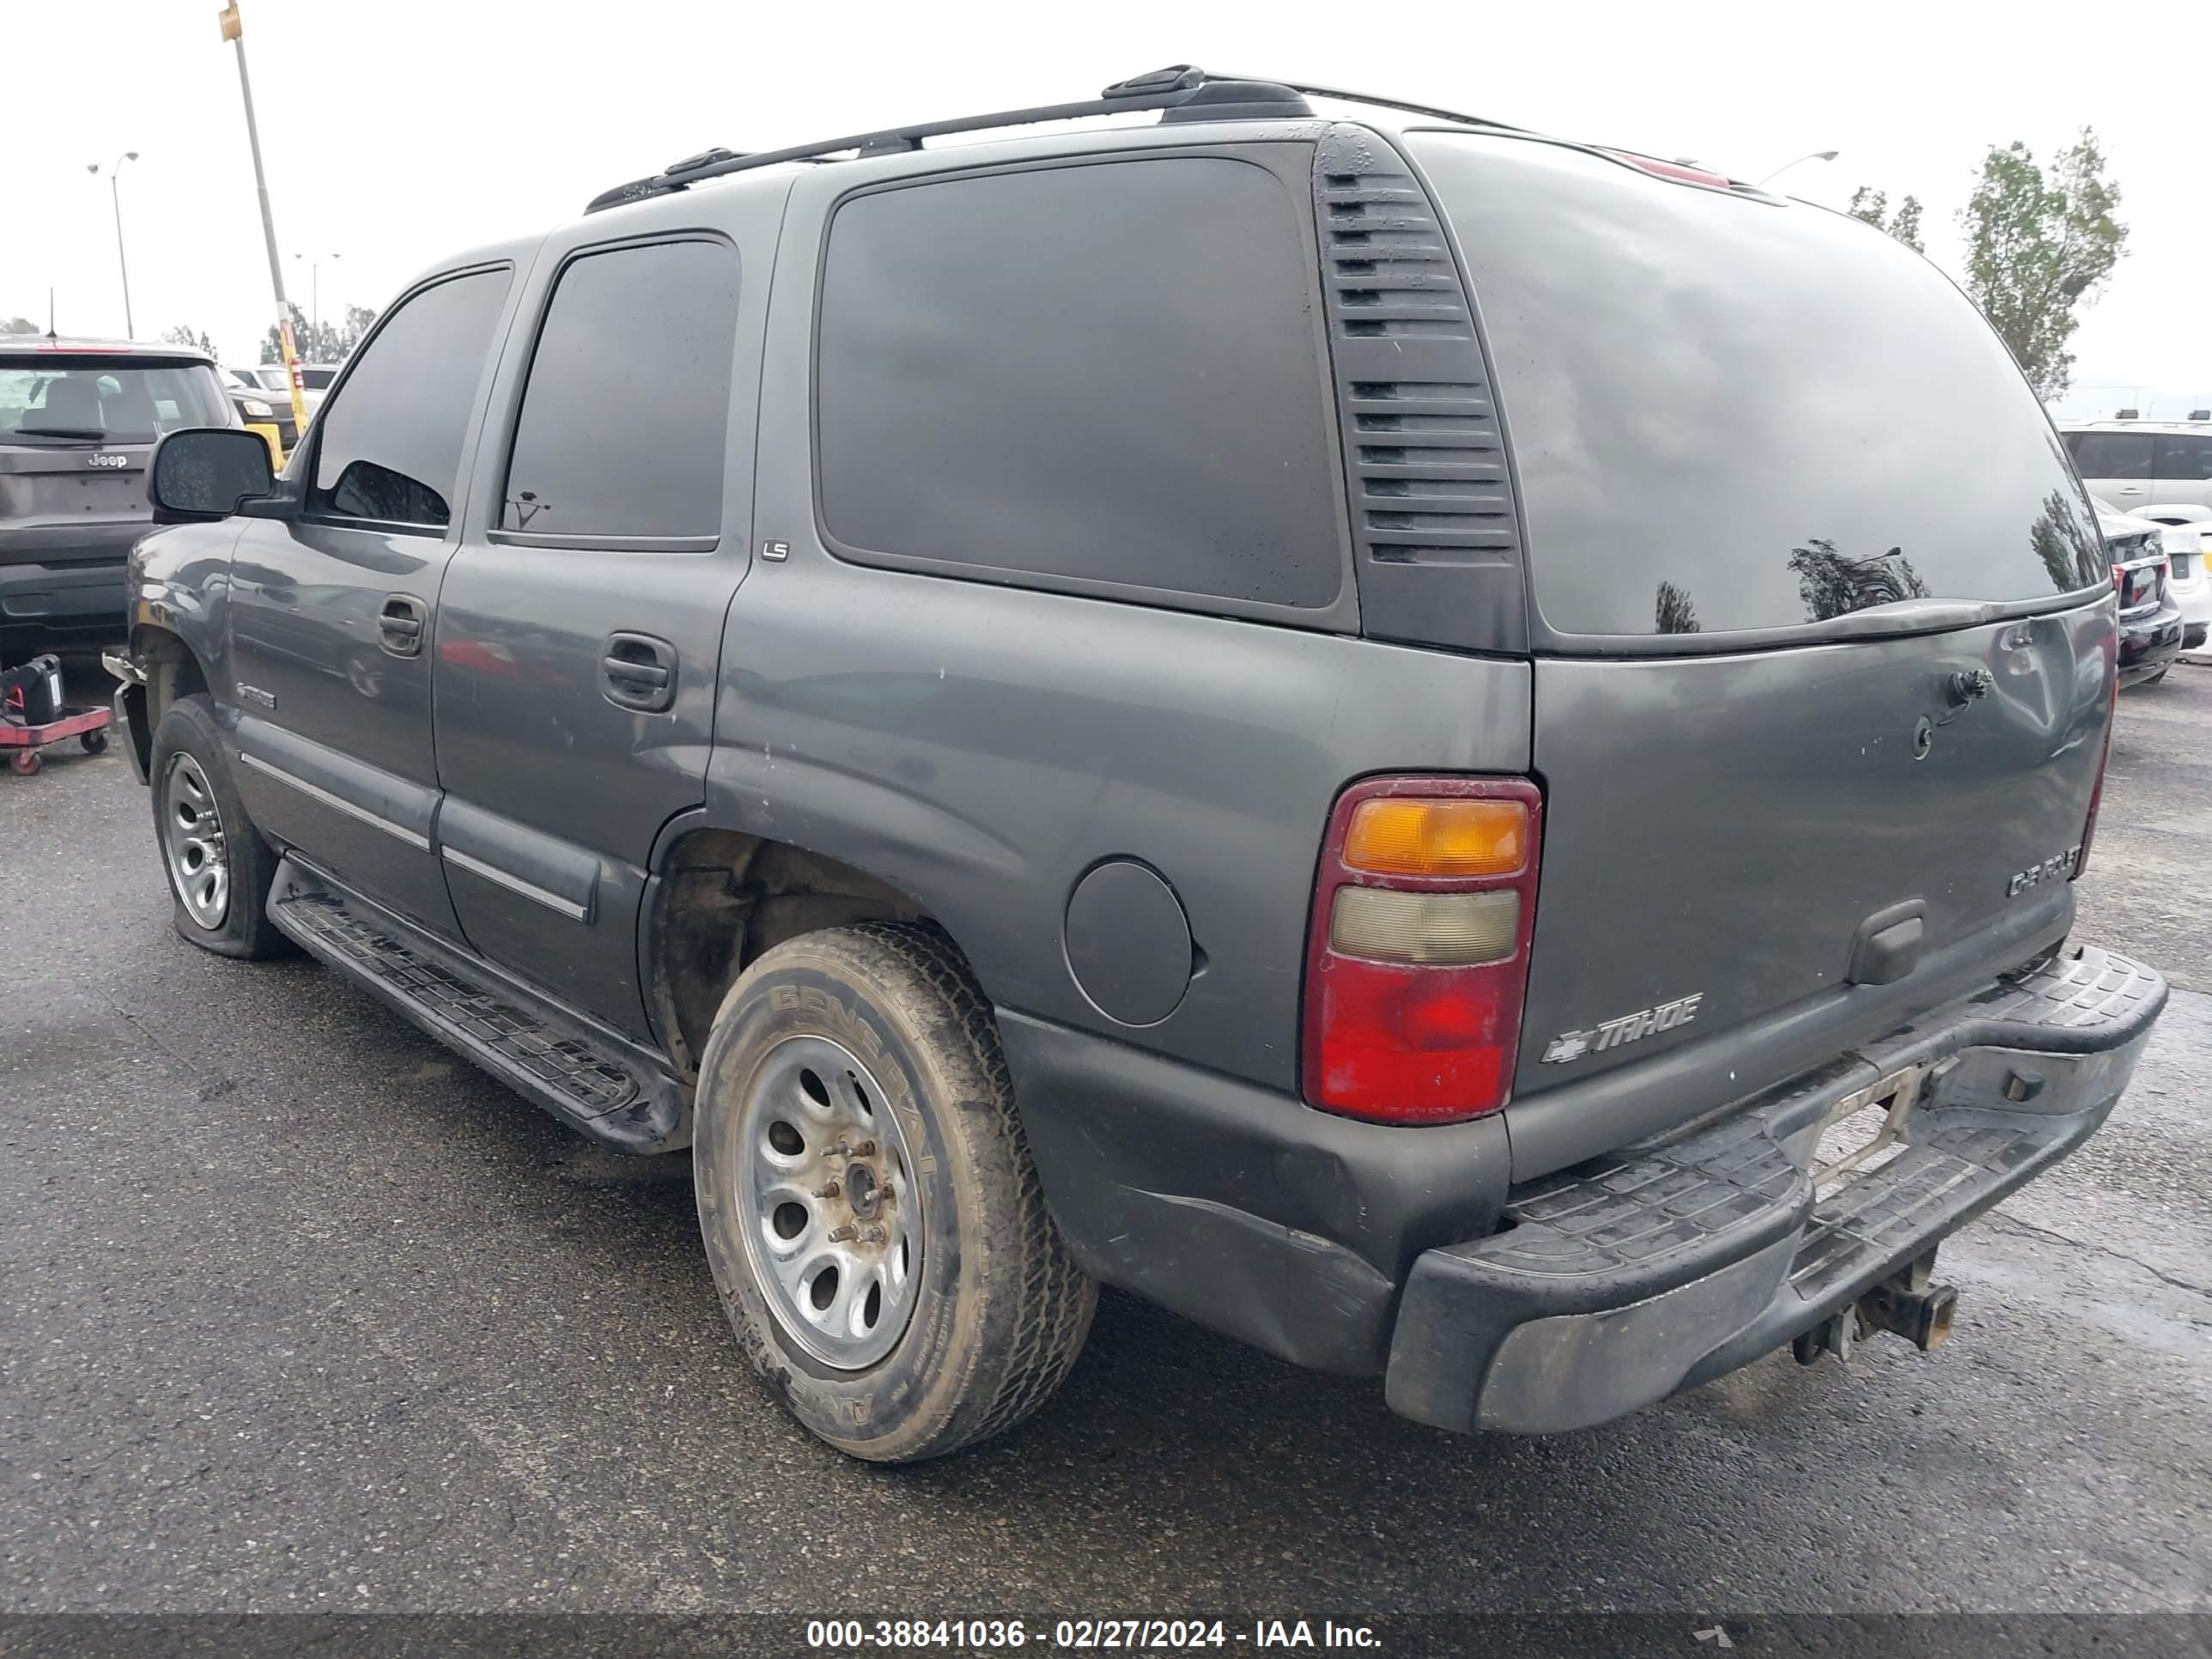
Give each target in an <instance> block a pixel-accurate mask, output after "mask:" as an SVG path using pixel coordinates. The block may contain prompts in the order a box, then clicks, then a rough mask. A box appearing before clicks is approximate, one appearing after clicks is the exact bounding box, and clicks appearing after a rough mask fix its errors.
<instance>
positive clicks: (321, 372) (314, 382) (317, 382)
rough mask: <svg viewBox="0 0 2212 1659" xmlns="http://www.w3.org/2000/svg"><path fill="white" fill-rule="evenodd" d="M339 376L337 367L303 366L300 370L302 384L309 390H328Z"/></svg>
mask: <svg viewBox="0 0 2212 1659" xmlns="http://www.w3.org/2000/svg"><path fill="white" fill-rule="evenodd" d="M337 377H338V372H337V370H336V369H335V368H303V369H301V371H300V385H301V387H303V388H304V389H305V390H307V391H309V392H327V391H328V390H329V389H330V385H331V381H332V380H337Z"/></svg>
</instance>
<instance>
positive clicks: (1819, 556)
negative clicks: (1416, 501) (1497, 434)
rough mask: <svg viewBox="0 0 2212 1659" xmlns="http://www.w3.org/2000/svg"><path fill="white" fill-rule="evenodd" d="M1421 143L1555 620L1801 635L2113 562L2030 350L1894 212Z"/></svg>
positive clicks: (2074, 585)
mask: <svg viewBox="0 0 2212 1659" xmlns="http://www.w3.org/2000/svg"><path fill="white" fill-rule="evenodd" d="M1407 143H1408V144H1409V145H1410V147H1411V148H1412V149H1413V154H1414V155H1416V156H1417V157H1418V158H1419V161H1421V163H1422V165H1423V166H1424V167H1425V168H1426V169H1427V170H1428V173H1429V174H1430V177H1431V180H1432V181H1433V183H1434V185H1435V187H1436V191H1437V195H1438V197H1440V198H1441V200H1442V203H1443V207H1444V210H1445V211H1446V212H1447V213H1449V216H1450V217H1451V219H1452V222H1453V225H1454V228H1455V229H1456V230H1457V232H1458V234H1459V239H1460V242H1461V246H1462V248H1463V249H1464V250H1465V252H1466V255H1467V260H1468V266H1469V268H1470V273H1471V275H1472V276H1473V278H1474V287H1475V295H1476V300H1477V302H1478V304H1479V305H1480V307H1481V312H1482V316H1483V321H1484V325H1485V327H1486V331H1487V333H1488V336H1489V343H1490V349H1491V352H1492V356H1493V358H1494V360H1495V363H1494V367H1495V372H1496V374H1497V379H1498V398H1499V405H1500V409H1501V411H1502V413H1503V415H1504V422H1505V426H1506V430H1507V434H1508V440H1509V441H1510V445H1511V447H1512V453H1513V460H1514V465H1515V467H1516V471H1517V472H1518V475H1519V479H1520V488H1521V500H1522V507H1523V510H1524V512H1525V513H1526V515H1527V520H1528V523H1527V535H1528V548H1529V561H1530V565H1531V573H1530V579H1531V582H1532V584H1533V588H1534V599H1535V602H1536V605H1537V608H1538V610H1539V611H1541V614H1542V616H1543V617H1544V620H1545V621H1546V622H1547V623H1548V624H1549V625H1550V626H1551V627H1552V628H1553V629H1555V630H1558V631H1559V632H1562V633H1568V634H1601V635H1637V634H1644V635H1650V634H1682V633H1697V632H1705V633H1713V632H1720V631H1733V630H1737V629H1767V628H1778V627H1786V626H1790V625H1792V624H1802V623H1819V622H1826V621H1828V620H1830V619H1831V618H1832V617H1838V616H1841V615H1844V613H1846V612H1849V611H1863V610H1866V609H1869V608H1870V607H1872V606H1875V605H1884V604H1889V603H1893V602H1895V601H1897V600H1900V599H1977V600H1996V601H2000V602H2007V601H2015V600H2025V599H2047V598H2050V597H2052V596H2054V595H2057V594H2059V593H2068V592H2075V591H2077V590H2079V589H2081V588H2085V587H2090V586H2096V585H2097V584H2099V583H2100V582H2102V581H2105V580H2107V577H2106V574H2105V568H2104V566H2103V564H2102V559H2101V551H2100V544H2099V540H2098V537H2097V532H2096V527H2095V524H2094V522H2093V520H2091V519H2090V518H2089V516H2088V506H2087V501H2085V499H2084V498H2083V496H2082V495H2081V489H2080V486H2079V485H2078V484H2077V483H2075V478H2074V475H2073V471H2072V469H2071V467H2070V466H2069V465H2068V459H2067V456H2066V453H2065V452H2064V450H2063V449H2062V448H2061V447H2060V446H2059V442H2058V440H2057V435H2055V434H2054V433H2053V432H2052V430H2051V423H2050V422H2049V420H2048V419H2047V418H2046V417H2045V415H2044V412H2043V409H2042V406H2041V405H2040V404H2038V403H2037V401H2036V399H2035V396H2034V394H2033V392H2030V391H2029V390H2028V388H2027V384H2026V383H2025V382H2024V381H2023V380H2021V375H2020V372H2019V370H2018V369H2017V368H2015V367H2014V365H2013V362H2012V359H2011V356H2009V354H2008V353H2007V351H2006V350H2005V348H2004V346H2003V345H2002V343H2000V342H1999V341H1998V339H1997V337H1996V335H1995V334H1993V333H1992V332H1990V329H1989V328H1988V326H1987V325H1984V323H1983V321H1982V320H1981V319H1980V317H1979V316H1978V314H1977V313H1975V311H1974V309H1973V307H1972V306H1971V305H1970V304H1969V303H1968V302H1967V301H1966V298H1965V297H1964V296H1963V295H1960V293H1959V291H1958V290H1957V289H1955V288H1954V287H1953V286H1952V285H1951V284H1950V283H1949V282H1948V281H1947V280H1946V279H1945V278H1944V277H1943V276H1941V275H1939V274H1938V273H1937V272H1936V269H1935V268H1934V267H1933V266H1932V265H1929V264H1928V263H1927V262H1926V261H1925V260H1923V259H1922V258H1919V257H1918V256H1917V255H1916V254H1914V253H1912V252H1909V251H1907V250H1906V249H1905V248H1903V247H1901V246H1899V245H1898V244H1897V243H1895V242H1893V241H1892V240H1890V239H1889V238H1888V237H1887V236H1885V235H1883V234H1881V232H1879V231H1877V230H1875V229H1873V228H1870V227H1869V226H1867V225H1864V224H1862V223H1860V222H1857V220H1854V219H1849V218H1846V217H1844V216H1842V215H1840V214H1834V213H1828V212H1826V211H1823V210H1820V209H1817V208H1809V207H1802V206H1790V207H1778V206H1774V205H1771V204H1766V203H1762V202H1759V201H1754V200H1747V199H1743V198H1741V197H1731V196H1729V195H1727V194H1725V193H1723V192H1721V191H1712V190H1705V189H1700V188H1698V187H1695V186H1692V185H1674V184H1665V183H1662V182H1660V181H1658V180H1656V179H1651V178H1649V177H1647V176H1645V175H1644V174H1642V173H1638V172H1637V171H1635V170H1633V169H1632V168H1630V167H1624V166H1622V165H1620V164H1619V163H1617V162H1613V161H1607V160H1604V159H1602V158H1601V157H1598V156H1593V155H1586V154H1584V153H1582V152H1579V151H1577V150H1572V149H1566V148H1565V147H1563V146H1560V145H1557V144H1548V143H1533V142H1530V141H1528V140H1525V139H1511V138H1496V137H1479V136H1475V135H1471V134H1457V133H1435V132H1427V133H1412V134H1408V135H1407Z"/></svg>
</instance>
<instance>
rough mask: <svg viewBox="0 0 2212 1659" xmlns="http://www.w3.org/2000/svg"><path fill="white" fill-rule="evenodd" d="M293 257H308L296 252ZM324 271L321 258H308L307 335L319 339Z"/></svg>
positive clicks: (321, 331)
mask: <svg viewBox="0 0 2212 1659" xmlns="http://www.w3.org/2000/svg"><path fill="white" fill-rule="evenodd" d="M292 257H293V258H295V259H307V255H306V254H304V253H295V254H294V255H293V256H292ZM330 257H331V258H333V259H336V258H339V257H340V256H339V255H337V254H335V253H333V254H331V256H330ZM322 271H323V266H322V261H321V260H319V259H307V326H308V335H307V337H308V338H309V339H311V340H317V341H319V340H320V339H321V338H322V337H323V277H322Z"/></svg>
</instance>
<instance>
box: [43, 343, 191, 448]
mask: <svg viewBox="0 0 2212 1659" xmlns="http://www.w3.org/2000/svg"><path fill="white" fill-rule="evenodd" d="M230 423H231V416H230V409H229V404H228V402H227V401H226V400H225V398H224V397H223V392H222V382H221V381H219V380H216V374H215V371H214V370H213V369H212V368H209V367H208V366H207V365H206V364H204V363H173V364H166V365H160V366H152V365H145V364H128V363H118V362H115V360H114V359H113V358H112V357H105V356H85V357H78V356H70V355H68V354H66V353H62V352H42V353H40V354H39V356H37V357H35V358H25V357H15V358H10V357H8V356H0V443H33V444H37V443H56V442H79V443H84V442H90V443H151V442H153V441H154V440H155V439H156V438H158V437H159V436H161V434H163V433H164V432H173V431H175V430H176V429H177V428H179V427H183V426H228V425H229V424H230Z"/></svg>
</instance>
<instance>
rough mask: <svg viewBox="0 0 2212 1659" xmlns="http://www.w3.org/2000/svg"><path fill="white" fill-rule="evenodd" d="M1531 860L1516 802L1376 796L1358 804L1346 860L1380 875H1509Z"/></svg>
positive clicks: (1524, 818)
mask: <svg viewBox="0 0 2212 1659" xmlns="http://www.w3.org/2000/svg"><path fill="white" fill-rule="evenodd" d="M1344 861H1345V862H1346V864H1348V865H1350V866H1352V868H1353V869H1355V870H1364V871H1366V872H1369V873H1370V874H1371V875H1377V876H1505V875H1510V874H1512V873H1513V872H1515V871H1516V870H1518V869H1519V868H1520V867H1521V866H1522V865H1523V864H1524V863H1526V862H1527V861H1528V807H1527V806H1526V805H1524V804H1522V802H1520V801H1517V800H1487V799H1479V798H1469V799H1445V800H1421V799H1412V798H1409V797H1405V796H1395V795H1378V796H1376V798H1375V799H1372V800H1364V801H1362V802H1360V803H1359V805H1358V808H1357V810H1355V811H1353V813H1352V826H1351V828H1350V829H1348V830H1346V833H1345V837H1344Z"/></svg>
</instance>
